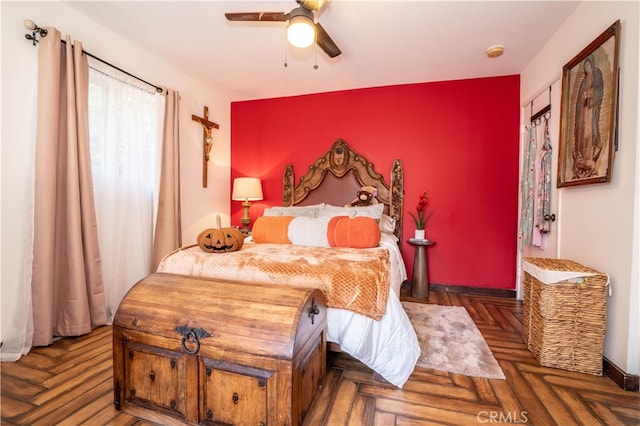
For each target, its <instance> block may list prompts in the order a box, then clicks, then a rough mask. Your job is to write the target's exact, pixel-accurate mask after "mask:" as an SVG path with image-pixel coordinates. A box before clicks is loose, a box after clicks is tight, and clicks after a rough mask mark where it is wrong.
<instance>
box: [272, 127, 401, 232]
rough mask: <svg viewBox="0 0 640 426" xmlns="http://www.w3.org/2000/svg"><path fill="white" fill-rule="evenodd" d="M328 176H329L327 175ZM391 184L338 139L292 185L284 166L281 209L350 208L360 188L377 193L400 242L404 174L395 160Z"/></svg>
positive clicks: (290, 166) (399, 163) (290, 171)
mask: <svg viewBox="0 0 640 426" xmlns="http://www.w3.org/2000/svg"><path fill="white" fill-rule="evenodd" d="M327 172H331V173H327ZM390 182H391V184H390V185H389V184H387V183H386V182H385V180H384V177H383V176H382V175H381V174H380V173H378V172H376V171H375V168H374V165H373V163H371V162H369V161H368V160H367V159H366V158H365V157H363V156H362V155H360V154H358V153H357V152H355V151H354V150H352V149H351V147H349V145H347V143H346V142H345V141H344V140H342V139H338V140H337V141H335V142H334V144H333V146H332V147H331V149H330V150H329V151H328V152H327V153H326V154H324V155H323V156H322V157H320V158H318V159H317V160H316V161H314V162H313V164H311V165H310V166H309V171H308V172H307V174H305V175H304V176H302V177H300V181H299V182H298V184H297V185H296V184H295V182H294V175H293V166H292V165H291V164H287V166H286V167H285V171H284V176H283V200H282V201H283V205H285V206H294V205H310V204H318V203H327V204H332V205H336V206H344V205H346V204H350V203H351V202H352V201H353V199H354V198H355V196H356V193H357V192H358V191H359V190H360V188H361V187H363V186H373V187H375V188H377V190H378V196H377V198H378V201H379V202H381V203H383V204H384V205H385V213H386V214H388V215H389V216H391V217H392V218H394V219H395V220H396V228H395V232H394V234H395V235H396V237H398V240H399V241H398V242H399V243H401V242H402V204H403V200H404V170H403V168H402V161H401V160H400V159H396V160H395V161H394V162H393V166H392V167H391V175H390Z"/></svg>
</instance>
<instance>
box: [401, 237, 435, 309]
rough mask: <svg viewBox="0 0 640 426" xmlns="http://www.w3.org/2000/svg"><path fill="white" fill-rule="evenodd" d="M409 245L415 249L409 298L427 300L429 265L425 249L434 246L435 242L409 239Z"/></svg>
mask: <svg viewBox="0 0 640 426" xmlns="http://www.w3.org/2000/svg"><path fill="white" fill-rule="evenodd" d="M407 242H408V243H409V244H411V245H412V246H414V247H415V248H416V252H415V253H414V255H413V277H412V278H411V297H415V298H417V299H428V298H429V265H428V257H427V247H429V246H432V245H434V244H435V241H430V240H417V239H415V238H409V239H408V240H407Z"/></svg>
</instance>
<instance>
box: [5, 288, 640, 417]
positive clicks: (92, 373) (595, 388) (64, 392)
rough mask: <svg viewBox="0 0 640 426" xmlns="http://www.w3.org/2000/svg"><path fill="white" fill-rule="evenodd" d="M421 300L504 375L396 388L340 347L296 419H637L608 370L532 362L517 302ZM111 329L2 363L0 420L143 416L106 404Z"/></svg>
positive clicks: (428, 376) (637, 403)
mask: <svg viewBox="0 0 640 426" xmlns="http://www.w3.org/2000/svg"><path fill="white" fill-rule="evenodd" d="M403 299H405V300H411V299H410V298H409V297H407V296H406V295H405V296H403ZM412 301H415V300H412ZM428 302H429V303H437V304H442V305H457V306H464V307H465V308H466V309H467V310H468V312H469V314H470V315H471V317H472V318H473V319H474V321H475V323H476V324H477V325H478V328H479V329H480V331H481V332H482V334H483V335H484V337H485V339H486V341H487V343H488V344H489V347H490V348H491V350H492V351H493V353H494V356H495V358H496V359H497V360H498V362H499V363H500V366H501V367H502V369H503V371H504V373H505V376H506V380H489V379H484V378H476V377H468V376H463V375H459V374H451V373H447V372H443V371H435V370H428V369H422V368H417V369H416V370H415V371H414V373H413V374H412V376H411V377H410V379H409V381H408V382H407V383H406V384H405V386H404V387H403V389H398V388H396V387H394V386H392V385H389V384H386V383H384V382H381V381H379V380H376V377H375V375H374V374H373V372H372V371H371V370H369V369H368V368H367V367H365V366H364V365H362V364H361V363H359V362H358V361H355V360H354V359H352V358H350V357H349V356H347V355H345V354H332V355H331V356H330V357H329V361H328V368H327V377H326V381H325V384H324V386H323V388H322V390H321V392H320V394H319V395H318V396H317V398H316V400H315V401H314V403H313V406H312V407H311V409H310V411H309V413H308V415H307V418H306V421H305V423H306V424H308V425H385V426H386V425H397V426H401V425H402V426H405V425H472V424H481V425H482V424H485V425H487V424H500V423H503V424H504V423H511V424H528V425H560V426H565V425H640V394H639V393H636V392H629V391H624V390H622V389H620V388H619V387H618V386H617V385H616V384H615V383H614V382H613V381H611V380H610V379H609V378H608V377H600V376H594V375H590V374H583V373H577V372H570V371H565V370H560V369H553V368H545V367H541V366H539V364H538V363H537V361H536V360H535V358H534V357H533V356H532V354H531V353H530V352H529V351H528V350H527V348H526V346H525V344H524V343H523V341H522V334H521V331H522V304H521V303H520V302H518V301H515V300H512V299H506V298H498V297H487V296H465V295H454V294H450V293H433V292H432V293H431V294H430V298H429V301H428ZM111 335H112V329H111V327H110V326H105V327H100V328H98V329H96V330H94V331H93V332H91V333H90V334H88V335H85V336H82V337H77V338H65V339H61V340H58V341H56V342H55V343H54V344H52V345H51V346H48V347H43V348H36V349H34V350H32V351H31V352H30V353H29V354H28V355H26V356H24V357H22V358H21V359H20V360H19V361H18V362H15V363H2V364H1V366H0V368H1V379H2V382H1V406H0V410H1V423H2V425H148V424H150V423H149V422H147V421H144V420H140V419H137V418H135V417H133V416H131V415H129V414H127V413H125V412H121V411H117V410H116V409H115V408H114V406H113V382H112V358H111Z"/></svg>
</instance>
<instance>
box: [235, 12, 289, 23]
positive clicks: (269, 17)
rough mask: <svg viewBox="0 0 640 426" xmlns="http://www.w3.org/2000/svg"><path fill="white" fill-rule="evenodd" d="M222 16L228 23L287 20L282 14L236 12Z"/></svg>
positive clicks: (285, 15)
mask: <svg viewBox="0 0 640 426" xmlns="http://www.w3.org/2000/svg"><path fill="white" fill-rule="evenodd" d="M224 16H225V17H226V18H227V20H229V21H286V20H287V19H288V17H287V14H286V13H284V12H237V13H225V14H224Z"/></svg>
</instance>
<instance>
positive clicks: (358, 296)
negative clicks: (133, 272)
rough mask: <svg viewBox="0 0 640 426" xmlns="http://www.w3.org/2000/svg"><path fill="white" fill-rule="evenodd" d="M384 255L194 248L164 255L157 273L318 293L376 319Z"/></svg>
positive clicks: (383, 291)
mask: <svg viewBox="0 0 640 426" xmlns="http://www.w3.org/2000/svg"><path fill="white" fill-rule="evenodd" d="M390 269H391V267H390V262H389V252H388V251H387V250H386V249H384V248H373V249H351V248H333V247H309V246H298V245H288V244H286V245H285V244H254V243H245V244H244V245H243V246H242V249H240V250H239V251H235V252H230V253H206V252H204V251H202V250H200V248H199V247H198V246H197V245H193V246H188V247H184V248H181V249H178V250H176V251H174V252H172V253H170V254H169V255H167V256H166V257H165V258H164V259H163V260H162V262H161V263H160V266H158V272H166V273H171V274H181V275H191V276H197V277H208V278H213V279H216V280H222V281H225V280H231V281H240V282H248V283H253V282H258V283H267V284H279V285H289V286H299V287H306V288H318V289H320V290H322V292H323V293H324V296H325V298H326V303H327V306H329V307H333V308H339V309H346V310H349V311H352V312H355V313H358V314H362V315H365V316H368V317H370V318H373V319H375V320H380V319H381V318H382V316H383V315H384V312H385V309H386V304H387V298H388V297H389V283H390V280H391V276H390Z"/></svg>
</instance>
